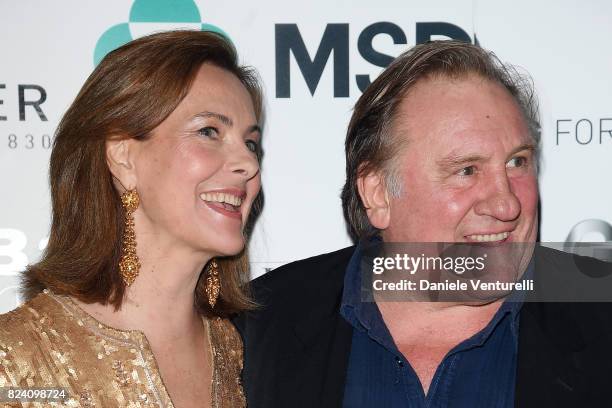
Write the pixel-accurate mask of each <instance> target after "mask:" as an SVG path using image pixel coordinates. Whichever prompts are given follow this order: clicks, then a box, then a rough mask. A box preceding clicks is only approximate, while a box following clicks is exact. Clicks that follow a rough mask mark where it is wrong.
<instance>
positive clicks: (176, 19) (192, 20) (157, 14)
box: [94, 0, 229, 65]
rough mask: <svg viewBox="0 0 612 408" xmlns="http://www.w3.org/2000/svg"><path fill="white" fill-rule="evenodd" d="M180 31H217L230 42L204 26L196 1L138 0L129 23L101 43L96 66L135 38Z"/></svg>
mask: <svg viewBox="0 0 612 408" xmlns="http://www.w3.org/2000/svg"><path fill="white" fill-rule="evenodd" d="M177 28H188V29H193V30H198V29H199V30H202V31H214V32H216V33H220V34H223V35H224V36H225V37H227V38H229V36H228V35H227V34H226V33H225V32H224V31H223V30H221V29H220V28H219V27H217V26H214V25H212V24H205V23H202V18H201V16H200V11H199V10H198V7H197V6H196V5H195V3H194V2H193V0H135V1H134V3H133V4H132V8H131V10H130V19H129V22H127V23H120V24H116V25H114V26H112V27H111V28H109V29H108V30H106V31H105V32H104V34H102V36H101V37H100V39H99V40H98V43H97V44H96V49H95V50H94V65H98V64H99V63H100V61H102V58H104V57H105V56H106V54H108V53H109V52H111V51H112V50H114V49H116V48H119V47H121V46H122V45H124V44H126V43H128V42H130V41H132V40H133V39H134V38H138V37H141V36H143V35H146V34H150V33H153V32H158V31H163V30H171V29H177Z"/></svg>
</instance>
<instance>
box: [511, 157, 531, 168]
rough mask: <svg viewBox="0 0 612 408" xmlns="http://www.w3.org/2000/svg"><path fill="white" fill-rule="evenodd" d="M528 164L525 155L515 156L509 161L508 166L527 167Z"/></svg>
mask: <svg viewBox="0 0 612 408" xmlns="http://www.w3.org/2000/svg"><path fill="white" fill-rule="evenodd" d="M526 165H527V158H525V157H523V156H517V157H513V158H511V159H510V160H509V161H508V164H507V166H508V167H525V166H526Z"/></svg>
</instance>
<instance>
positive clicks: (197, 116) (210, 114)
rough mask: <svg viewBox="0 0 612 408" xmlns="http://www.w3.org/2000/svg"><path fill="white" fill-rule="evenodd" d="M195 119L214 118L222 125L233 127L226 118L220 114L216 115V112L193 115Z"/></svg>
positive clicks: (230, 121) (231, 122) (232, 123)
mask: <svg viewBox="0 0 612 408" xmlns="http://www.w3.org/2000/svg"><path fill="white" fill-rule="evenodd" d="M194 117H195V118H214V119H217V120H218V121H219V122H221V123H223V124H224V125H225V126H229V127H231V126H233V125H234V122H233V121H232V120H231V119H230V118H229V117H227V116H225V115H223V114H221V113H216V112H208V111H205V112H200V113H196V114H195V115H194Z"/></svg>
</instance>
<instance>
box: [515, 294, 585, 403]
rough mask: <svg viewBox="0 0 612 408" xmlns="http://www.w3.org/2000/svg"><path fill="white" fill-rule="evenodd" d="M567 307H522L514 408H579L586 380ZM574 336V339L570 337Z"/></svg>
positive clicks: (574, 326) (561, 305) (583, 400)
mask: <svg viewBox="0 0 612 408" xmlns="http://www.w3.org/2000/svg"><path fill="white" fill-rule="evenodd" d="M570 306H571V305H570V304H564V303H525V304H524V305H523V308H522V310H521V315H520V323H519V346H518V361H517V376H516V393H515V406H516V407H520V408H525V407H527V408H529V407H534V408H535V407H537V408H540V407H568V408H570V407H572V408H573V407H579V406H583V403H584V402H585V398H586V395H585V391H586V389H587V384H585V378H586V376H585V375H584V373H582V371H581V369H580V366H581V364H580V351H581V350H582V349H584V347H585V345H584V344H583V343H582V341H581V339H580V338H578V337H576V336H575V334H576V333H575V332H574V329H575V328H576V327H577V325H575V324H573V323H572V322H570V321H569V320H570V318H569V317H570V316H571V313H570V311H569V308H570ZM572 333H574V337H572Z"/></svg>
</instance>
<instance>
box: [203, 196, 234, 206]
mask: <svg viewBox="0 0 612 408" xmlns="http://www.w3.org/2000/svg"><path fill="white" fill-rule="evenodd" d="M200 198H201V199H202V200H204V201H211V202H216V203H222V204H229V205H232V206H234V207H239V206H240V204H242V198H241V197H236V196H235V195H231V194H227V193H202V194H200Z"/></svg>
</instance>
